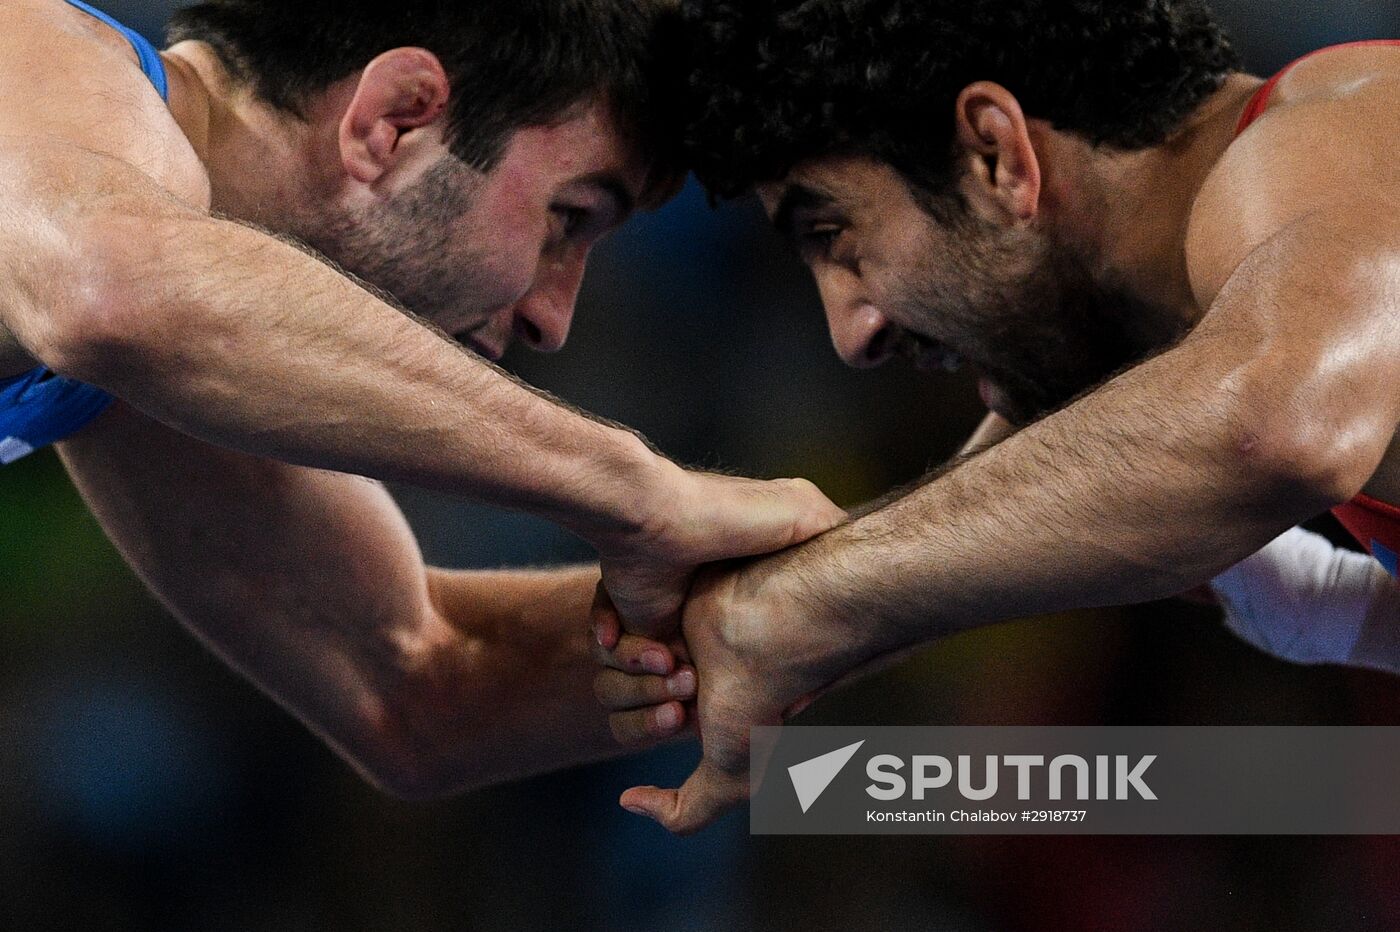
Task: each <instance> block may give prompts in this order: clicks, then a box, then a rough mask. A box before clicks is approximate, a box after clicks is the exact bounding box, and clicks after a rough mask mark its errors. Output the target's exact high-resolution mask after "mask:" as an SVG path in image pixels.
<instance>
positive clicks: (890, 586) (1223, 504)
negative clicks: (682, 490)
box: [779, 333, 1342, 661]
mask: <svg viewBox="0 0 1400 932" xmlns="http://www.w3.org/2000/svg"><path fill="white" fill-rule="evenodd" d="M1262 368H1263V369H1267V368H1270V367H1269V366H1263V367H1262ZM1260 371H1261V368H1260V367H1259V364H1257V363H1254V362H1250V361H1248V360H1247V359H1245V358H1244V357H1232V355H1231V353H1230V352H1229V350H1228V345H1226V344H1224V343H1223V342H1221V343H1217V342H1216V341H1214V339H1213V337H1212V335H1211V334H1209V333H1206V334H1202V335H1200V336H1197V337H1195V338H1193V340H1191V341H1188V342H1187V343H1184V344H1183V345H1182V346H1181V347H1179V348H1177V349H1176V350H1174V351H1173V352H1171V353H1168V354H1165V355H1163V356H1161V357H1159V358H1157V359H1155V360H1153V361H1150V362H1148V363H1146V364H1144V365H1143V366H1141V367H1139V368H1137V369H1135V370H1133V371H1131V372H1129V373H1127V374H1125V375H1124V376H1122V377H1120V378H1119V379H1117V380H1116V381H1115V382H1113V383H1112V384H1110V385H1108V386H1106V387H1105V388H1103V389H1101V390H1100V391H1098V392H1096V393H1094V394H1093V395H1091V396H1088V397H1086V398H1084V399H1082V400H1081V401H1080V402H1078V403H1076V404H1075V405H1073V406H1072V407H1070V408H1068V409H1066V410H1064V411H1062V412H1060V413H1058V414H1056V415H1054V416H1052V417H1050V418H1047V419H1045V420H1044V421H1042V422H1040V423H1038V424H1035V425H1032V426H1030V427H1028V428H1026V429H1025V430H1023V431H1022V432H1021V433H1019V434H1017V435H1016V436H1014V437H1011V438H1009V439H1007V440H1005V441H1003V442H1002V443H1000V444H999V445H998V446H996V447H995V448H993V449H990V450H988V451H986V452H984V453H983V454H981V455H980V456H977V457H976V458H974V459H972V460H969V461H968V462H966V463H964V464H963V465H962V466H961V467H959V468H957V469H955V470H953V471H952V472H950V473H948V474H947V475H945V476H943V477H941V478H939V479H937V480H936V481H933V482H931V483H929V484H927V485H925V486H924V487H922V488H920V489H919V490H917V491H916V492H914V493H913V494H911V495H909V496H907V497H905V498H904V499H902V500H900V501H897V502H895V503H893V504H891V505H889V506H887V507H886V508H884V509H882V510H881V511H878V512H876V513H873V514H871V515H868V516H867V517H865V518H863V519H861V520H860V521H857V522H854V523H853V524H851V525H848V526H845V527H841V528H838V529H836V530H835V531H833V532H831V533H830V534H828V535H826V536H825V537H823V538H820V539H819V540H818V541H816V542H814V543H813V544H812V545H810V546H808V547H804V548H799V549H798V550H797V551H794V552H793V553H792V554H790V555H786V556H784V557H783V558H780V559H781V560H782V561H783V563H782V564H780V568H781V571H780V574H779V578H782V577H786V578H787V579H789V580H790V581H794V582H795V585H793V586H792V587H791V588H790V590H789V589H785V591H794V592H797V593H799V599H800V600H803V601H805V603H806V607H807V608H809V609H810V610H811V611H812V612H813V613H816V614H819V615H821V616H822V617H827V618H833V619H839V620H840V622H841V623H842V624H843V625H845V626H846V627H847V629H848V630H849V632H850V642H851V644H852V647H851V650H852V651H854V652H855V653H854V655H853V656H852V657H851V658H848V660H853V661H859V660H864V659H866V658H867V657H868V656H869V655H871V654H872V653H873V654H878V653H879V652H881V651H882V650H887V649H891V648H893V647H899V646H907V645H908V644H910V643H917V642H920V641H926V640H928V639H930V638H933V637H936V636H939V635H941V634H946V633H949V632H952V631H957V630H962V629H965V628H968V627H972V626H978V625H983V624H989V623H993V622H997V621H1002V620H1007V619H1012V618H1019V617H1026V616H1030V615H1037V614H1044V613H1050V612H1055V611H1061V610H1066V609H1071V608H1082V607H1090V606H1101V605H1113V604H1126V603H1132V602H1140V601H1147V600H1151V599H1156V598H1164V597H1168V596H1171V595H1174V594H1176V593H1178V592H1181V591H1184V590H1186V589H1189V588H1192V587H1193V586H1196V585H1199V584H1201V583H1203V582H1205V581H1207V580H1209V579H1210V578H1211V577H1213V576H1214V575H1215V574H1216V573H1218V572H1219V571H1220V570H1222V569H1224V568H1225V567H1227V566H1230V565H1232V564H1234V563H1236V562H1238V561H1239V560H1241V559H1243V558H1244V557H1246V556H1247V555H1249V554H1250V553H1253V552H1254V551H1255V550H1257V549H1258V548H1259V547H1260V546H1262V545H1263V544H1264V543H1266V542H1267V541H1269V540H1271V539H1272V538H1273V537H1275V536H1277V535H1278V534H1279V533H1280V532H1281V531H1283V530H1284V529H1286V528H1287V527H1290V526H1292V525H1293V524H1295V523H1297V522H1298V521H1301V520H1303V519H1306V518H1308V517H1311V516H1312V515H1314V514H1316V513H1318V512H1320V511H1322V510H1325V509H1326V508H1327V507H1328V506H1330V505H1331V504H1334V502H1333V501H1332V500H1331V497H1332V496H1335V495H1339V494H1342V493H1341V492H1340V491H1338V490H1335V489H1333V488H1332V486H1333V483H1332V482H1331V481H1330V479H1329V478H1327V477H1313V476H1309V475H1307V474H1306V473H1305V471H1295V470H1292V469H1289V468H1285V466H1284V465H1282V464H1283V463H1284V462H1285V461H1287V460H1289V459H1290V458H1289V457H1286V456H1275V455H1274V454H1272V453H1270V452H1268V447H1269V445H1270V443H1271V442H1272V438H1269V437H1267V436H1261V434H1260V433H1259V432H1260V431H1261V430H1263V431H1266V432H1267V431H1268V430H1269V429H1270V428H1269V427H1264V425H1271V426H1272V425H1276V424H1278V423H1279V420H1278V417H1277V415H1276V414H1275V413H1274V408H1273V405H1274V404H1275V403H1276V401H1277V400H1278V398H1279V396H1280V394H1281V393H1280V391H1279V390H1276V389H1271V388H1269V387H1267V386H1264V387H1256V388H1248V387H1246V383H1250V382H1252V381H1254V380H1255V379H1258V378H1261V376H1260V374H1259V373H1260ZM1271 394H1272V395H1274V396H1275V397H1274V399H1273V400H1269V401H1263V400H1260V401H1256V399H1265V398H1268V397H1269V396H1270V395H1271ZM1284 394H1286V393H1284ZM1284 401H1285V405H1284V406H1285V407H1287V400H1286V399H1284Z"/></svg>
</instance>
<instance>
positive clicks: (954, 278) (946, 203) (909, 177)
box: [671, 0, 1236, 421]
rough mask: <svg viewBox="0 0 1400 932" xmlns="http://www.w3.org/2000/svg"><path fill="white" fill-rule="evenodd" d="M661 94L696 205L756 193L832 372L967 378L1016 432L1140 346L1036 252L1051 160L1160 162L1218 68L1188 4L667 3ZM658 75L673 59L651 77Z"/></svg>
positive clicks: (1122, 316)
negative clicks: (890, 362)
mask: <svg viewBox="0 0 1400 932" xmlns="http://www.w3.org/2000/svg"><path fill="white" fill-rule="evenodd" d="M682 10H683V15H682V17H681V19H680V25H679V27H678V30H677V32H676V34H675V35H674V36H673V40H674V41H673V43H672V44H673V46H674V47H675V48H676V49H678V50H685V57H684V60H683V61H682V62H681V65H680V70H679V71H677V72H676V73H675V74H674V75H673V85H674V86H673V87H672V88H671V93H673V94H676V95H678V96H679V102H678V105H677V110H678V111H679V112H681V113H682V114H683V119H684V126H683V127H682V128H681V130H680V133H681V137H682V139H683V144H684V147H685V150H686V156H687V158H688V160H689V162H690V164H691V165H692V167H693V168H694V169H695V171H696V174H697V175H698V176H699V177H700V179H701V180H702V181H703V182H704V183H705V184H706V185H707V187H709V189H710V190H711V192H712V193H713V194H715V195H718V196H722V197H731V196H736V195H738V194H741V193H744V192H746V191H748V190H751V189H755V188H756V189H757V190H758V192H759V194H760V196H761V197H762V199H763V201H764V203H765V206H766V207H767V209H768V210H769V212H770V214H771V215H772V216H773V219H774V220H775V222H776V223H777V224H778V225H779V227H780V228H781V229H782V230H783V232H785V233H788V234H789V235H791V236H792V237H793V239H794V240H795V241H796V242H797V243H798V244H799V245H800V247H801V251H802V254H803V256H804V258H805V260H806V261H807V262H808V264H809V265H810V266H811V268H812V270H813V272H814V273H815V275H816V278H817V282H818V285H819V287H820V290H821V293H822V300H823V303H824V304H825V306H826V310H827V317H828V321H829V323H830V326H831V331H832V336H833V339H834V342H835V343H836V346H837V349H838V351H839V352H840V353H841V355H842V356H843V358H845V359H846V360H847V361H848V362H850V363H852V364H854V365H873V364H876V363H878V362H881V361H883V360H884V359H885V358H887V357H888V356H890V355H892V354H895V353H900V352H904V353H907V354H909V355H915V356H917V357H920V358H921V360H922V361H925V362H932V363H936V362H949V363H951V362H952V358H951V357H952V356H953V355H954V352H953V351H956V355H958V356H961V357H964V358H966V360H967V361H968V362H970V363H971V364H972V365H974V366H975V367H976V368H977V369H978V371H979V372H980V373H981V374H982V375H983V376H984V377H985V380H984V384H985V390H986V392H987V394H988V395H989V400H990V401H991V403H992V404H993V407H995V408H997V409H998V410H999V411H1000V412H1001V413H1003V414H1005V415H1007V416H1009V417H1011V418H1012V419H1013V420H1018V421H1025V420H1028V419H1030V418H1033V417H1035V416H1037V415H1039V414H1042V413H1045V412H1046V411H1049V410H1051V409H1053V408H1055V407H1057V406H1059V405H1061V404H1063V403H1064V402H1066V401H1068V400H1069V399H1070V398H1072V397H1073V396H1074V395H1075V394H1077V393H1079V392H1080V391H1082V390H1084V389H1086V388H1089V387H1091V386H1093V385H1094V384H1097V383H1098V382H1100V381H1102V380H1103V379H1104V378H1105V377H1107V376H1108V375H1110V374H1112V373H1113V372H1114V371H1115V370H1117V369H1119V368H1121V367H1122V366H1123V365H1125V364H1127V363H1129V362H1131V361H1132V360H1133V359H1134V358H1136V357H1138V356H1140V355H1141V354H1142V353H1143V352H1145V351H1146V350H1148V349H1150V348H1151V347H1149V346H1145V345H1143V343H1144V341H1143V340H1142V338H1141V337H1142V332H1143V328H1142V326H1141V323H1140V322H1138V321H1133V320H1131V319H1130V317H1131V312H1130V311H1127V309H1126V308H1125V307H1124V302H1125V301H1126V300H1127V299H1126V296H1124V295H1121V294H1114V293H1113V289H1112V287H1111V285H1109V284H1106V283H1105V282H1103V281H1101V280H1099V276H1098V275H1097V274H1096V271H1095V270H1094V269H1092V268H1091V258H1092V257H1090V256H1086V255H1084V254H1083V250H1082V249H1077V248H1076V247H1075V246H1074V245H1073V244H1071V243H1070V242H1069V241H1068V240H1067V239H1066V238H1065V237H1062V236H1057V235H1055V234H1054V232H1053V229H1052V224H1050V223H1048V222H1047V218H1046V216H1045V215H1046V213H1047V212H1048V211H1053V209H1054V203H1055V198H1056V197H1057V196H1061V197H1063V196H1070V197H1075V198H1078V199H1080V200H1081V201H1082V200H1083V199H1085V198H1094V197H1107V196H1111V194H1112V192H1111V191H1109V192H1106V191H1103V190H1091V189H1083V190H1073V191H1065V190H1063V189H1059V190H1049V189H1048V188H1047V185H1046V180H1047V179H1046V173H1047V171H1048V170H1049V169H1050V168H1052V167H1053V166H1050V165H1048V164H1047V163H1046V162H1045V161H1044V160H1045V159H1046V158H1047V146H1045V145H1043V143H1044V142H1045V140H1046V139H1048V138H1049V137H1050V136H1051V135H1056V136H1058V137H1060V139H1061V142H1062V144H1061V145H1059V146H1058V147H1057V150H1056V151H1069V150H1073V149H1074V148H1075V147H1076V146H1077V147H1078V149H1079V150H1080V151H1081V152H1082V153H1085V154H1088V155H1089V156H1092V155H1093V153H1096V152H1108V151H1128V150H1138V149H1145V148H1149V147H1153V146H1157V145H1159V144H1161V143H1163V142H1164V141H1166V140H1167V139H1168V138H1169V137H1171V135H1172V134H1173V132H1174V131H1176V130H1177V129H1178V128H1179V127H1180V126H1181V125H1182V124H1183V122H1184V121H1185V120H1186V119H1187V118H1188V117H1189V116H1190V115H1191V114H1192V113H1193V112H1195V111H1196V110H1197V108H1198V107H1199V106H1200V105H1201V104H1202V103H1203V102H1204V101H1205V100H1206V99H1207V98H1208V97H1210V95H1211V94H1213V93H1214V92H1215V91H1216V90H1217V89H1218V88H1219V87H1220V86H1221V84H1222V82H1223V81H1224V79H1225V78H1226V77H1227V76H1228V75H1229V74H1230V72H1231V71H1232V70H1234V69H1235V67H1236V59H1235V56H1234V54H1233V52H1232V51H1231V49H1230V46H1229V44H1228V41H1227V40H1226V38H1225V36H1224V34H1223V32H1222V31H1221V29H1220V28H1219V26H1218V25H1217V24H1216V23H1215V22H1214V21H1213V19H1212V18H1211V16H1210V14H1209V12H1208V11H1207V10H1206V9H1205V8H1204V6H1203V5H1202V4H1201V3H1200V2H1198V0H1102V2H1079V0H1076V2H1073V3H1063V2H1061V3H1055V2H1048V0H684V3H683V4H682ZM674 57H676V58H680V55H679V52H677V53H676V55H675V56H674Z"/></svg>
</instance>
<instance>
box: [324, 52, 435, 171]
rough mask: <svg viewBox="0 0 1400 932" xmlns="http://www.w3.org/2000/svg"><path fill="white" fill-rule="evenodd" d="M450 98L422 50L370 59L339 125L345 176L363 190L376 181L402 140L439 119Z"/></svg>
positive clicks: (399, 155) (431, 58) (390, 163)
mask: <svg viewBox="0 0 1400 932" xmlns="http://www.w3.org/2000/svg"><path fill="white" fill-rule="evenodd" d="M450 94H451V84H450V82H449V81H448V80H447V73H446V72H445V71H443V68H442V63H441V62H440V61H438V59H437V56H436V55H434V54H433V53H432V52H429V51H427V50H426V49H416V48H400V49H391V50H390V51H388V52H385V53H384V54H382V55H380V56H379V57H378V58H376V59H374V61H372V62H370V63H369V65H368V66H366V67H365V70H364V71H363V72H362V73H361V74H360V82H359V84H358V86H357V87H356V88H355V95H354V97H353V98H352V99H351V101H350V106H349V108H348V109H347V110H346V111H345V116H344V117H343V118H342V119H341V121H340V137H339V139H340V158H341V161H342V162H343V163H344V165H345V170H346V172H347V173H348V174H349V175H350V177H352V178H354V179H355V180H356V181H359V182H362V183H364V184H373V183H374V182H376V181H378V180H379V179H380V178H381V177H383V176H384V174H385V173H386V172H388V171H389V170H390V169H391V168H393V167H394V165H395V163H396V162H397V161H398V160H400V159H401V158H402V156H403V153H402V152H401V151H400V142H401V141H402V138H403V136H404V135H405V134H406V133H408V132H410V131H411V130H415V129H419V128H420V127H424V126H428V125H430V124H432V123H433V122H435V121H436V120H437V119H438V118H439V117H441V116H442V115H443V113H444V112H446V110H447V102H448V98H449V96H450Z"/></svg>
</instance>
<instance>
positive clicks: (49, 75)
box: [0, 0, 209, 207]
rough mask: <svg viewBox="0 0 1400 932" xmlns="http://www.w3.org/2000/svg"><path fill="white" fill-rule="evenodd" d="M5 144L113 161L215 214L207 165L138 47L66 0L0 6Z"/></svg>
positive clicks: (0, 109) (17, 0)
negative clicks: (45, 146)
mask: <svg viewBox="0 0 1400 932" xmlns="http://www.w3.org/2000/svg"><path fill="white" fill-rule="evenodd" d="M0 139H9V140H15V139H24V140H29V141H31V142H37V143H40V144H43V143H48V144H50V145H51V146H60V147H61V146H68V147H71V149H72V150H73V151H76V152H87V153H96V154H98V155H101V156H108V157H111V158H114V159H117V160H119V161H121V162H123V163H125V164H127V165H130V166H132V167H134V168H136V169H138V170H140V171H141V172H142V173H144V174H146V175H148V176H149V177H150V178H151V179H152V180H153V181H155V182H156V183H157V184H158V185H160V186H161V187H162V188H165V189H166V190H167V191H169V192H171V193H172V194H174V195H175V196H177V197H179V198H181V199H182V200H185V201H188V202H191V203H194V204H195V205H196V206H200V207H207V202H208V187H209V184H208V176H207V173H206V172H205V170H204V166H203V165H202V164H201V163H200V161H199V158H198V156H197V155H196V154H195V152H194V150H193V148H192V147H191V146H190V144H189V141H188V140H187V139H186V138H185V136H184V133H182V132H181V130H180V127H179V125H178V124H177V123H176V122H175V120H174V118H173V117H172V116H171V114H170V111H169V109H168V108H167V107H166V105H165V102H164V101H163V100H161V98H160V95H159V93H158V92H157V91H156V90H155V88H154V87H153V86H152V84H151V82H150V80H149V79H148V78H147V77H146V76H145V74H144V73H143V72H142V71H141V67H140V63H139V61H138V59H137V56H136V53H135V51H134V50H133V49H132V47H131V45H130V43H128V42H127V41H126V39H125V38H124V37H123V36H122V35H121V34H120V33H119V32H117V31H116V30H114V29H112V28H111V27H110V26H107V25H106V24H105V23H102V22H100V21H99V20H97V19H95V18H94V17H92V16H89V15H88V14H86V13H84V12H82V11H81V10H79V9H77V8H76V7H73V6H72V5H70V4H68V3H67V2H65V0H10V2H7V3H0ZM36 148H37V147H36ZM9 155H10V156H11V157H13V155H14V152H10V153H9Z"/></svg>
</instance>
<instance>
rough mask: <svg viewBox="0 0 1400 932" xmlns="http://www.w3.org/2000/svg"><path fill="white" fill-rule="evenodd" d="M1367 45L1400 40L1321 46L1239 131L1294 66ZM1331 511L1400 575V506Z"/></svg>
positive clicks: (1359, 505)
mask: <svg viewBox="0 0 1400 932" xmlns="http://www.w3.org/2000/svg"><path fill="white" fill-rule="evenodd" d="M1367 45H1394V46H1400V39H1377V40H1374V41H1371V42H1349V43H1347V44H1346V45H1334V46H1331V47H1330V48H1325V49H1319V50H1318V51H1316V52H1313V53H1312V55H1305V56H1303V57H1302V58H1300V59H1298V61H1295V62H1293V64H1292V65H1289V66H1288V67H1287V68H1284V69H1283V70H1282V71H1280V72H1279V73H1278V74H1276V75H1274V76H1273V77H1272V78H1270V79H1269V81H1268V83H1267V84H1265V85H1264V86H1263V87H1261V88H1259V92H1258V93H1257V94H1255V95H1254V97H1253V99H1251V100H1250V102H1249V106H1248V107H1245V110H1244V116H1243V117H1241V118H1240V125H1239V128H1238V129H1237V130H1236V132H1237V133H1243V132H1244V131H1245V130H1246V129H1248V128H1249V126H1250V124H1251V123H1253V122H1254V121H1255V120H1257V119H1259V117H1260V116H1262V115H1263V113H1264V110H1265V109H1266V108H1267V107H1268V106H1269V98H1270V97H1271V96H1272V95H1273V93H1274V89H1275V88H1276V87H1278V83H1279V81H1281V80H1283V76H1284V75H1286V74H1288V72H1289V70H1290V69H1292V68H1293V65H1296V64H1298V62H1301V61H1306V60H1307V59H1309V58H1312V57H1313V55H1321V54H1322V53H1323V52H1330V51H1332V50H1333V49H1346V48H1357V47H1358V46H1367ZM1332 513H1333V514H1334V515H1336V516H1337V520H1339V521H1341V522H1342V524H1343V525H1344V526H1345V527H1346V529H1347V530H1348V531H1350V532H1351V533H1352V535H1353V536H1354V537H1355V538H1356V539H1357V540H1358V541H1359V542H1360V543H1361V544H1362V546H1364V547H1365V548H1366V549H1367V550H1369V551H1371V553H1372V554H1374V555H1375V558H1376V559H1377V560H1379V561H1381V563H1383V564H1384V565H1385V568H1386V569H1388V570H1390V572H1391V573H1392V574H1393V575H1395V576H1400V508H1397V507H1395V506H1394V505H1387V504H1386V503H1385V502H1380V501H1376V500H1375V499H1374V498H1371V497H1370V496H1368V495H1358V496H1357V497H1356V498H1355V499H1353V500H1352V501H1350V502H1348V503H1347V504H1345V505H1340V506H1338V507H1337V508H1334V509H1333V510H1332Z"/></svg>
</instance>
